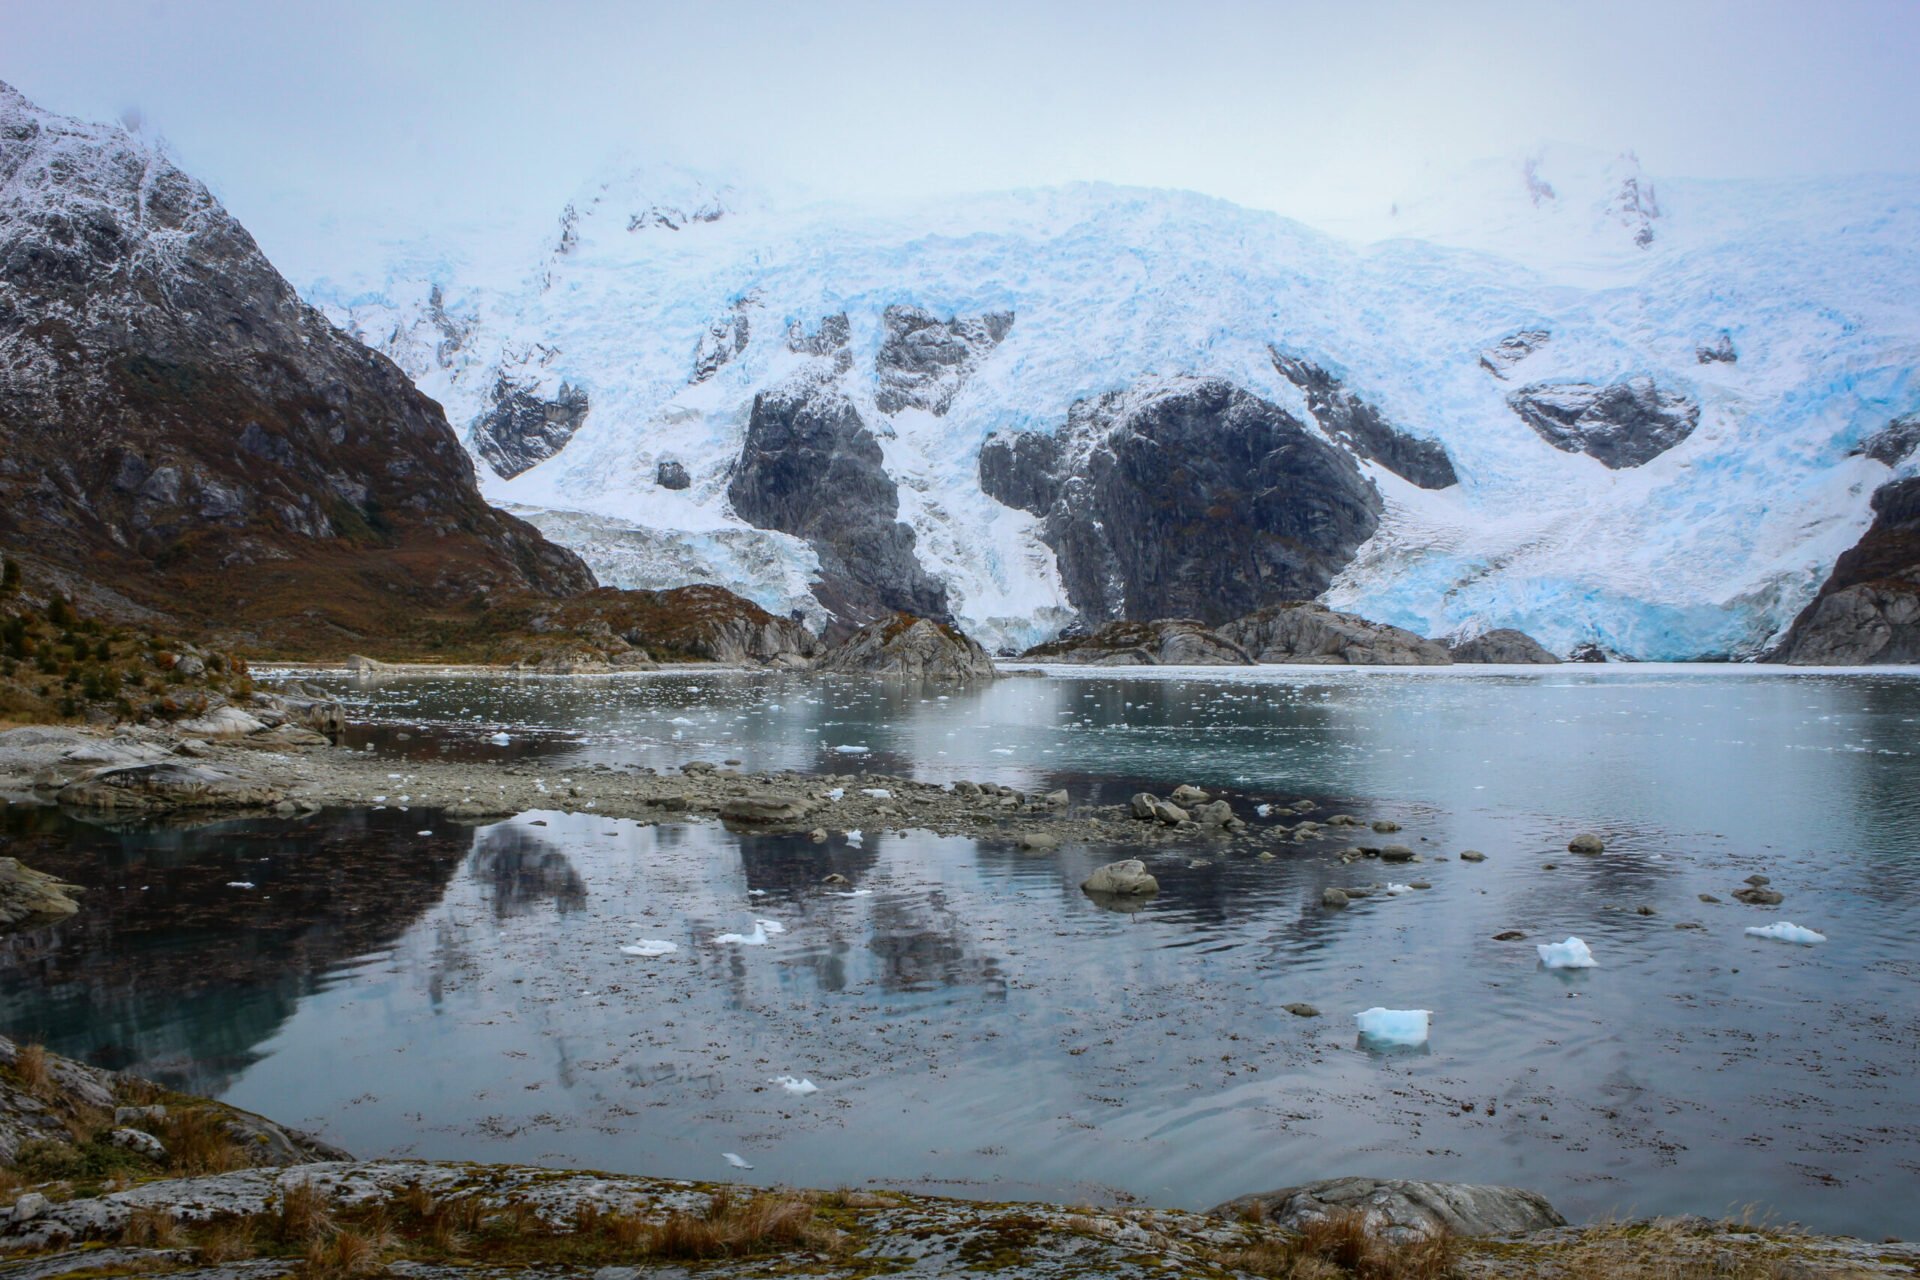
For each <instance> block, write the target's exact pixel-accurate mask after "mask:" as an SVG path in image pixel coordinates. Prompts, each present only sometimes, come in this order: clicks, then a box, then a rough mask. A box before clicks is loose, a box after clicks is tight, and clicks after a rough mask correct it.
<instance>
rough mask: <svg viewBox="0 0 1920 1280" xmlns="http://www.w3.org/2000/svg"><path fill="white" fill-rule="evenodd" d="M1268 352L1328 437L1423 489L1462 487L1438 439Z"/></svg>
mask: <svg viewBox="0 0 1920 1280" xmlns="http://www.w3.org/2000/svg"><path fill="white" fill-rule="evenodd" d="M1268 353H1269V354H1270V355H1271V356H1272V357H1273V367H1274V368H1275V369H1278V370H1279V371H1280V376H1282V377H1283V378H1285V379H1286V380H1287V381H1288V382H1291V383H1292V384H1293V385H1294V386H1296V387H1298V388H1300V389H1301V390H1302V391H1304V392H1306V394H1307V412H1309V413H1311V414H1312V415H1313V418H1314V421H1315V422H1318V423H1319V424H1320V429H1321V430H1322V431H1324V432H1326V433H1327V435H1329V436H1330V437H1332V438H1333V439H1335V440H1338V441H1339V442H1340V443H1342V444H1344V445H1346V446H1347V447H1348V448H1349V449H1351V450H1353V451H1354V452H1355V453H1357V454H1359V455H1360V456H1361V457H1363V458H1366V459H1368V460H1369V461H1372V462H1377V463H1379V464H1380V465H1381V466H1383V467H1385V468H1386V469H1387V470H1389V471H1391V472H1393V474H1395V475H1397V476H1399V477H1400V478H1401V479H1403V480H1410V481H1412V482H1413V483H1414V484H1417V485H1419V486H1420V487H1421V488H1422V489H1444V488H1446V487H1447V486H1449V485H1455V484H1459V483H1460V477H1459V476H1457V475H1455V474H1454V470H1453V462H1452V461H1451V460H1450V459H1449V458H1448V457H1447V451H1446V448H1445V446H1443V445H1442V444H1441V443H1440V442H1439V441H1438V440H1426V439H1422V438H1421V437H1419V436H1414V435H1408V434H1407V433H1406V432H1404V431H1401V430H1400V429H1399V428H1398V427H1395V426H1394V425H1393V424H1392V423H1390V422H1388V421H1387V420H1386V419H1385V418H1384V417H1382V416H1381V414H1380V411H1379V410H1378V409H1376V408H1374V407H1373V406H1372V405H1370V404H1368V403H1367V402H1366V401H1364V400H1362V399H1360V397H1358V396H1356V395H1354V394H1353V393H1352V392H1351V391H1348V390H1347V389H1346V388H1345V387H1343V386H1341V385H1340V380H1339V379H1338V378H1336V377H1334V376H1333V375H1332V374H1330V373H1328V372H1327V371H1326V370H1325V369H1322V368H1321V367H1320V366H1319V365H1316V364H1313V363H1311V362H1310V361H1306V360H1301V359H1298V358H1296V357H1293V356H1288V355H1283V354H1282V353H1281V352H1280V351H1279V349H1278V348H1274V347H1269V348H1268Z"/></svg>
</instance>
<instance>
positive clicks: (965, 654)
mask: <svg viewBox="0 0 1920 1280" xmlns="http://www.w3.org/2000/svg"><path fill="white" fill-rule="evenodd" d="M815 668H816V669H817V670H820V671H835V672H846V673H855V672H857V673H859V674H863V675H887V676H905V677H907V678H909V679H914V680H937V681H953V682H957V683H967V682H971V681H975V680H992V679H994V678H995V677H996V676H998V675H999V674H1000V673H999V671H998V670H997V669H996V668H995V667H994V665H993V659H992V658H991V657H989V656H988V654H987V651H986V650H985V649H983V648H981V647H980V646H979V645H978V644H976V643H975V642H974V641H973V639H972V638H971V637H970V636H968V635H966V634H965V633H963V632H962V631H961V630H960V629H959V628H957V627H953V626H949V625H947V624H945V623H941V622H935V621H933V620H932V619H930V618H915V617H912V616H911V615H908V614H904V613H896V614H894V615H893V616H892V617H890V618H882V619H880V620H879V621H877V622H869V623H868V624H867V625H866V626H864V627H861V628H860V629H859V630H858V631H855V632H854V633H853V634H852V635H850V636H848V637H847V638H846V639H845V640H844V641H842V642H841V643H840V644H839V645H837V646H835V647H834V648H832V649H829V650H828V651H827V652H826V654H825V656H823V657H822V658H821V659H820V660H819V662H817V663H816V664H815Z"/></svg>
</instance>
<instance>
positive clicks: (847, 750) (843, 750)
mask: <svg viewBox="0 0 1920 1280" xmlns="http://www.w3.org/2000/svg"><path fill="white" fill-rule="evenodd" d="M872 749H873V748H871V747H835V748H834V750H835V751H838V752H839V753H840V754H841V755H843V756H863V755H866V754H867V753H868V752H869V751H871V750H872Z"/></svg>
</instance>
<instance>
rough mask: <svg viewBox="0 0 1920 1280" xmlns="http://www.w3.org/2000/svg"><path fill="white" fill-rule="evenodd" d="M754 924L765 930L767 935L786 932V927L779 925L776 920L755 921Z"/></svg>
mask: <svg viewBox="0 0 1920 1280" xmlns="http://www.w3.org/2000/svg"><path fill="white" fill-rule="evenodd" d="M754 924H756V925H758V926H759V927H760V928H762V929H765V930H766V931H767V932H768V933H785V932H786V931H787V926H785V925H783V924H781V923H780V922H779V921H778V920H755V921H754Z"/></svg>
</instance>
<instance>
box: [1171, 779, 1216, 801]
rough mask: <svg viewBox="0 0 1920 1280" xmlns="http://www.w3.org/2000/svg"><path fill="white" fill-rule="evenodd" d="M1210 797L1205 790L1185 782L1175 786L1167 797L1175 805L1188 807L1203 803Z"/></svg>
mask: <svg viewBox="0 0 1920 1280" xmlns="http://www.w3.org/2000/svg"><path fill="white" fill-rule="evenodd" d="M1210 798H1211V797H1209V796H1208V795H1207V793H1206V792H1204V791H1202V790H1201V789H1200V788H1198V787H1196V786H1194V785H1193V784H1191V783H1187V782H1183V783H1181V784H1180V785H1179V786H1177V787H1175V788H1174V789H1173V793H1172V794H1171V795H1169V796H1168V797H1167V799H1169V800H1171V801H1173V802H1174V803H1175V804H1177V805H1184V806H1188V807H1192V806H1194V805H1202V804H1205V803H1206V802H1207V801H1208V800H1209V799H1210Z"/></svg>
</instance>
